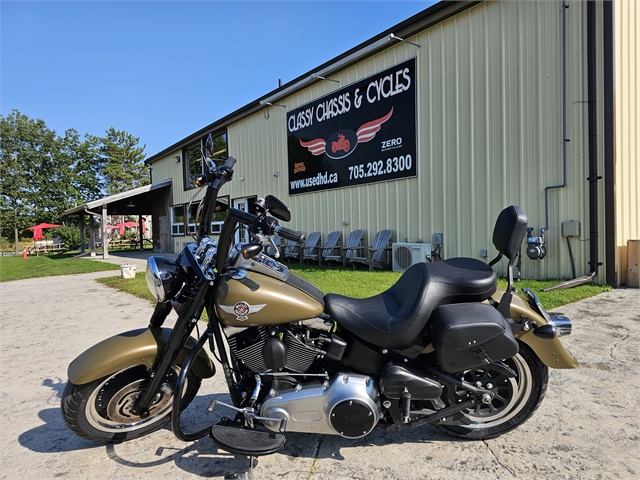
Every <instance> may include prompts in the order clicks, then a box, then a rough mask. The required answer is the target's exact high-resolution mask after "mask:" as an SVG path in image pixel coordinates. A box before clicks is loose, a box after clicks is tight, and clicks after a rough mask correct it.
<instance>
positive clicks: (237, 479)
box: [224, 457, 258, 480]
mask: <svg viewBox="0 0 640 480" xmlns="http://www.w3.org/2000/svg"><path fill="white" fill-rule="evenodd" d="M257 464H258V461H257V459H256V457H249V471H248V472H245V473H236V474H233V475H225V477H224V480H253V466H254V465H257Z"/></svg>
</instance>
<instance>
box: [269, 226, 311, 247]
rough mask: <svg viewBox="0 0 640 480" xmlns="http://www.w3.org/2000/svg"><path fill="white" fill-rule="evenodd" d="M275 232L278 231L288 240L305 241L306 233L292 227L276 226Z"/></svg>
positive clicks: (281, 236)
mask: <svg viewBox="0 0 640 480" xmlns="http://www.w3.org/2000/svg"><path fill="white" fill-rule="evenodd" d="M275 233H277V234H278V235H279V236H280V238H284V239H286V240H292V241H294V242H296V243H302V242H304V234H303V233H302V232H296V231H295V230H291V229H290V228H285V227H281V226H280V225H278V226H277V227H276V228H275Z"/></svg>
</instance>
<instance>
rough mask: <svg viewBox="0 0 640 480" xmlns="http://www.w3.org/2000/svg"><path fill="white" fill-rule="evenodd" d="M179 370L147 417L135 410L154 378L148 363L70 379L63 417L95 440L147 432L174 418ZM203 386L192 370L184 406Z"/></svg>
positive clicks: (114, 439) (121, 438) (172, 374)
mask: <svg viewBox="0 0 640 480" xmlns="http://www.w3.org/2000/svg"><path fill="white" fill-rule="evenodd" d="M179 373H180V368H179V367H177V366H174V367H173V368H172V369H171V371H170V372H169V374H168V375H167V377H166V379H165V382H164V384H163V385H162V387H161V388H160V392H159V393H158V394H157V395H156V397H155V398H154V399H153V401H152V403H151V405H150V406H149V416H148V417H146V418H141V417H140V416H139V415H137V414H136V413H134V412H133V411H132V410H133V409H132V407H133V405H134V403H135V401H136V399H137V398H138V396H139V395H140V394H141V393H142V391H143V389H144V388H145V387H146V386H147V385H148V383H149V381H150V378H149V374H148V371H147V369H146V368H145V367H144V366H133V367H129V368H126V369H123V370H120V371H119V372H116V373H114V374H113V375H110V376H108V377H105V378H102V379H100V380H96V381H94V382H91V383H87V384H85V385H74V384H73V383H71V382H68V383H67V386H66V387H65V389H64V393H63V394H62V403H61V409H62V417H63V418H64V421H65V423H66V424H67V426H68V427H69V428H70V429H71V430H72V431H73V432H74V433H76V434H77V435H79V436H81V437H83V438H86V439H88V440H92V441H95V442H109V443H116V442H124V441H126V440H132V439H134V438H138V437H141V436H143V435H147V434H148V433H151V432H154V431H156V430H158V429H160V428H162V427H163V426H164V425H165V424H166V423H167V422H168V421H169V420H170V418H171V407H172V401H173V389H174V386H175V382H176V379H177V377H178V375H179ZM199 387H200V379H199V378H198V377H197V376H195V374H193V372H189V375H188V376H187V381H186V386H185V388H184V393H183V396H182V404H181V409H185V408H186V407H187V405H189V403H190V402H191V400H193V398H194V397H195V395H196V393H197V391H198V388H199Z"/></svg>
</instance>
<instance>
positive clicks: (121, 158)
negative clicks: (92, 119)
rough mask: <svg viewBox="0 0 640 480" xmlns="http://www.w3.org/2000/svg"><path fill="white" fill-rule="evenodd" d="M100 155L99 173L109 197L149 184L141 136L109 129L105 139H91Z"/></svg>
mask: <svg viewBox="0 0 640 480" xmlns="http://www.w3.org/2000/svg"><path fill="white" fill-rule="evenodd" d="M90 138H91V141H92V143H93V145H94V147H95V148H96V149H97V151H98V152H99V156H100V173H101V177H102V180H103V182H104V185H103V186H104V190H105V193H106V194H107V195H114V194H116V193H120V192H125V191H127V190H131V189H133V188H137V187H141V186H143V185H146V184H147V183H148V180H149V171H148V169H147V167H146V165H145V164H144V159H145V154H144V149H145V147H146V145H143V146H142V147H139V146H138V142H139V141H140V138H139V137H134V136H133V135H131V134H130V133H127V132H125V131H122V130H116V129H115V128H113V127H110V128H109V129H108V130H107V131H106V136H104V137H95V136H94V137H90Z"/></svg>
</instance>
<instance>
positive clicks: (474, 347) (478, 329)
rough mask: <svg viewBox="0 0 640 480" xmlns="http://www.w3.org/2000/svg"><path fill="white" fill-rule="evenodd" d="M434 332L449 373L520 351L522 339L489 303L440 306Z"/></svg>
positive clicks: (436, 312) (434, 317)
mask: <svg viewBox="0 0 640 480" xmlns="http://www.w3.org/2000/svg"><path fill="white" fill-rule="evenodd" d="M432 333H433V336H432V338H433V346H434V348H435V350H436V355H437V359H438V364H439V365H440V368H442V369H443V370H444V371H446V372H449V373H456V372H462V371H464V370H470V369H472V368H478V367H483V366H485V365H488V364H490V363H492V362H496V361H500V360H504V359H507V358H511V357H513V356H514V355H515V354H516V353H518V342H517V341H516V339H515V338H514V337H513V333H512V332H511V327H510V326H509V323H508V322H507V321H506V320H505V319H504V317H503V316H502V314H500V312H498V311H497V310H496V309H495V308H493V307H492V306H491V305H488V304H486V303H457V304H452V305H445V306H442V307H440V308H438V309H437V310H436V311H435V313H434V315H433V332H432Z"/></svg>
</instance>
